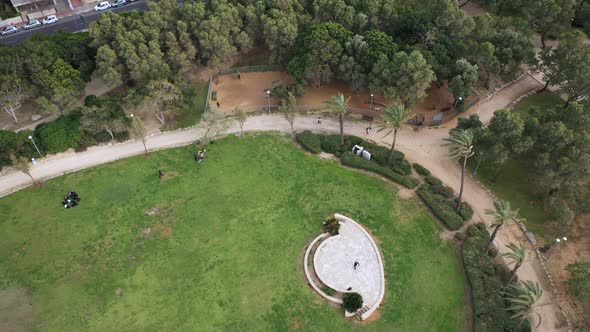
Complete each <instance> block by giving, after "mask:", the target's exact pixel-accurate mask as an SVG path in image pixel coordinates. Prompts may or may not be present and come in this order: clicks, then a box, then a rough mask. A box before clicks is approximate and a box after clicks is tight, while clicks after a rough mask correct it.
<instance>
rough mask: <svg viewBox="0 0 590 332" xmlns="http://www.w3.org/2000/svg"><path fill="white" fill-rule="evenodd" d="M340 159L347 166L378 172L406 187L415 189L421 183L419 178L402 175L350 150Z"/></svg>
mask: <svg viewBox="0 0 590 332" xmlns="http://www.w3.org/2000/svg"><path fill="white" fill-rule="evenodd" d="M340 160H341V161H342V163H343V164H344V165H346V166H350V167H354V168H360V169H364V170H367V171H371V172H375V173H377V174H380V175H383V176H385V177H386V178H388V179H391V180H393V181H395V182H397V183H399V184H401V185H402V186H404V187H406V188H410V189H414V188H416V186H417V185H418V183H419V181H418V179H414V178H408V177H404V176H401V175H399V174H397V173H395V172H394V171H392V170H390V169H387V168H385V167H383V166H380V165H378V164H376V163H374V162H372V161H368V160H364V159H363V158H361V157H359V156H357V155H355V154H354V153H352V152H350V151H346V152H344V153H343V154H342V157H341V158H340Z"/></svg>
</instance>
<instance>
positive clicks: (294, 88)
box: [270, 81, 305, 100]
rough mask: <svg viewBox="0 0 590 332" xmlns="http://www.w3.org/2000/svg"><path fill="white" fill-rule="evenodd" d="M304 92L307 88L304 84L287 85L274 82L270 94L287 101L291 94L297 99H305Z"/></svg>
mask: <svg viewBox="0 0 590 332" xmlns="http://www.w3.org/2000/svg"><path fill="white" fill-rule="evenodd" d="M304 92H305V88H304V87H303V85H302V84H299V83H293V84H287V83H285V82H283V81H273V82H272V86H271V88H270V94H271V95H272V96H273V97H274V98H278V99H279V100H287V99H288V97H289V93H291V94H293V96H295V97H296V98H300V97H303V94H304Z"/></svg>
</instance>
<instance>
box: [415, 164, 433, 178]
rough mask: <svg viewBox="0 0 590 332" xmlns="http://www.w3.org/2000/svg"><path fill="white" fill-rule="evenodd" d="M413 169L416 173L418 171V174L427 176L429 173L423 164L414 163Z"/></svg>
mask: <svg viewBox="0 0 590 332" xmlns="http://www.w3.org/2000/svg"><path fill="white" fill-rule="evenodd" d="M413 166H414V170H415V171H416V173H418V175H422V176H427V175H430V171H429V170H427V169H426V168H425V167H424V166H422V165H420V164H417V163H414V165H413Z"/></svg>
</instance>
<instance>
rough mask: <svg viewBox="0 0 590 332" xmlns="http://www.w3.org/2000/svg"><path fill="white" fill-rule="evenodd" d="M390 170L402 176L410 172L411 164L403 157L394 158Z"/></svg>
mask: <svg viewBox="0 0 590 332" xmlns="http://www.w3.org/2000/svg"><path fill="white" fill-rule="evenodd" d="M394 158H395V154H394ZM391 170H392V171H394V172H396V173H399V174H401V175H404V176H407V175H410V174H412V166H411V165H410V163H409V162H408V161H407V160H405V159H402V160H401V161H396V160H394V161H393V165H391Z"/></svg>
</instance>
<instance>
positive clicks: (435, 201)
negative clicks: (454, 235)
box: [416, 186, 463, 231]
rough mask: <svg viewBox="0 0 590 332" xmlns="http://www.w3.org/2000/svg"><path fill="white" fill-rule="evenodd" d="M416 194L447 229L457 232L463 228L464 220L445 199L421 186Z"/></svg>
mask: <svg viewBox="0 0 590 332" xmlns="http://www.w3.org/2000/svg"><path fill="white" fill-rule="evenodd" d="M416 192H417V193H418V196H420V198H422V200H423V201H424V203H426V205H428V206H429V207H430V208H431V209H432V212H434V214H435V215H436V216H437V217H438V218H439V219H440V220H441V221H442V222H443V223H444V224H445V225H446V226H447V228H449V229H450V230H453V231H456V230H458V229H459V228H461V226H463V219H462V218H461V216H460V215H458V214H457V213H456V212H455V210H454V209H453V207H452V206H450V205H449V204H448V200H447V199H445V197H443V196H441V195H438V194H435V193H433V192H431V191H430V190H429V189H427V187H425V186H420V188H418V190H417V191H416Z"/></svg>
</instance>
